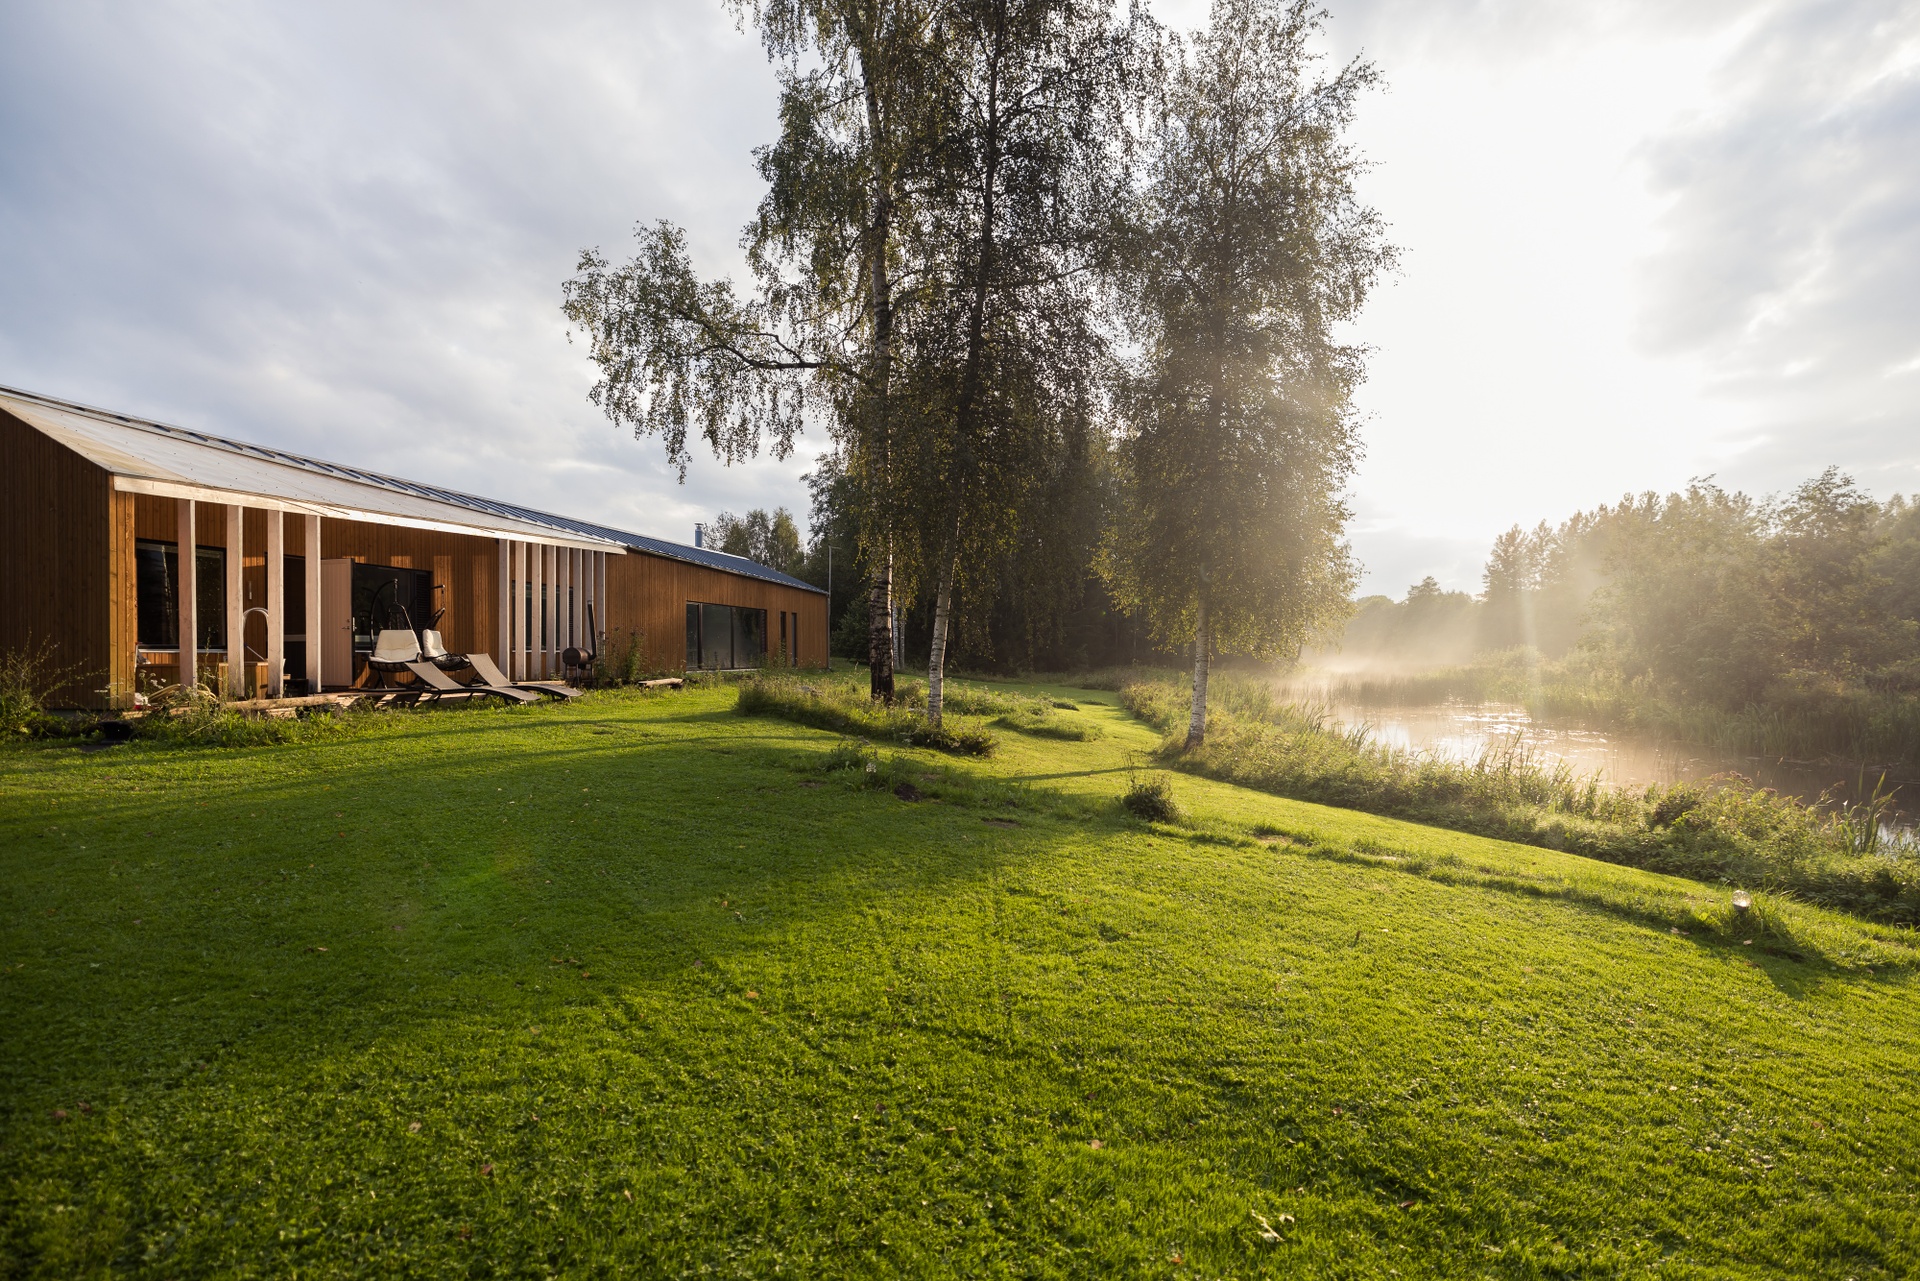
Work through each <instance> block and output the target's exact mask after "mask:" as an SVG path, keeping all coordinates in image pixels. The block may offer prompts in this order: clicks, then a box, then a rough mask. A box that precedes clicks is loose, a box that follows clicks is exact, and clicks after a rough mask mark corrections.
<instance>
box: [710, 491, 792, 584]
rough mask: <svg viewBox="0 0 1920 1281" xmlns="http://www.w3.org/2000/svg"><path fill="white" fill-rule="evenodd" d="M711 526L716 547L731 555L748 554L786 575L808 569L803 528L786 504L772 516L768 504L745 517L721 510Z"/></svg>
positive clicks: (769, 567) (778, 508)
mask: <svg viewBox="0 0 1920 1281" xmlns="http://www.w3.org/2000/svg"><path fill="white" fill-rule="evenodd" d="M707 528H708V531H709V532H710V533H711V534H712V536H713V539H714V546H715V547H717V548H718V549H719V550H721V551H723V552H726V553H727V554H728V555H730V556H745V557H746V558H747V559H748V560H753V561H758V562H759V563H760V564H762V565H765V566H766V567H767V568H768V569H777V570H779V571H780V572H781V573H783V574H797V573H798V572H800V571H801V570H802V569H804V568H805V562H806V553H805V552H804V551H803V550H802V549H801V547H800V530H799V527H798V526H796V525H795V524H794V523H793V513H792V512H790V511H788V510H787V509H786V508H784V507H776V508H775V509H774V511H773V514H772V515H768V514H767V510H766V509H765V508H764V507H756V508H754V509H753V510H752V511H750V512H748V513H747V514H746V515H745V516H735V515H734V514H733V513H732V512H721V513H720V514H719V515H718V516H715V517H714V518H713V521H712V523H711V524H709V525H708V526H707Z"/></svg>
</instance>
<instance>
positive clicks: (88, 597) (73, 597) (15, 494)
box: [0, 410, 133, 707]
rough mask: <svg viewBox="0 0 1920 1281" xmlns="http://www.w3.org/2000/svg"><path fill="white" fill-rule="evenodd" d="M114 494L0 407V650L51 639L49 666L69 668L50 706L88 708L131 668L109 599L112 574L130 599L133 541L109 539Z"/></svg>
mask: <svg viewBox="0 0 1920 1281" xmlns="http://www.w3.org/2000/svg"><path fill="white" fill-rule="evenodd" d="M114 499H115V495H114V493H113V489H112V479H111V478H110V477H109V476H108V475H107V473H106V472H105V471H103V470H102V469H100V468H98V467H96V466H94V465H93V464H92V463H90V462H88V461H87V460H86V459H84V458H82V457H80V455H78V454H76V453H74V452H73V451H72V450H70V449H67V448H66V447H65V446H63V445H58V444H55V443H54V442H53V441H52V440H49V439H48V438H47V437H45V436H43V435H41V434H40V433H39V432H38V431H36V430H34V429H33V428H32V427H29V426H28V425H27V424H26V423H24V422H21V421H20V420H19V419H18V418H15V417H14V416H13V415H12V414H9V413H7V412H5V411H4V410H0V545H4V547H5V549H6V550H5V551H4V553H0V651H5V652H9V653H22V652H33V651H37V650H39V649H40V647H41V646H42V645H50V646H51V650H50V652H49V655H48V657H49V661H50V662H51V664H52V666H53V667H55V668H58V669H62V670H66V671H68V673H69V679H68V680H67V681H66V682H65V683H64V684H62V685H61V686H60V687H59V688H58V689H57V690H55V691H53V700H52V701H53V705H54V706H60V707H84V706H97V705H99V704H100V703H102V702H103V701H105V700H104V696H102V695H100V694H98V693H96V692H95V691H98V690H100V689H103V688H105V687H107V685H108V682H109V681H112V680H114V679H115V677H116V675H118V676H119V678H120V679H122V680H129V679H130V678H131V675H132V673H131V670H130V669H131V664H132V659H133V655H132V651H131V649H129V650H128V651H127V653H126V655H125V659H124V661H117V655H116V653H115V650H114V640H115V635H116V632H117V631H118V630H119V629H120V628H121V627H122V626H123V625H125V623H124V619H121V618H117V617H116V615H115V611H114V610H113V609H112V608H111V606H110V602H111V601H113V600H115V599H116V597H115V595H114V589H115V587H116V586H118V581H117V580H118V579H119V578H120V577H121V576H122V575H124V579H125V583H126V586H127V588H128V589H129V590H128V593H127V596H128V600H129V602H130V601H131V587H132V568H133V544H132V543H131V542H128V543H127V545H126V548H125V554H124V557H122V556H121V555H119V554H118V552H119V549H118V547H117V546H116V543H117V542H118V541H120V540H119V539H118V538H117V537H116V535H118V534H119V533H121V532H122V531H121V529H119V528H117V526H124V525H125V524H126V523H127V518H128V517H129V516H130V515H131V513H130V511H129V510H127V509H126V508H125V506H124V505H122V504H117V503H116V502H115V501H114ZM129 608H131V606H130V605H129ZM120 612H121V613H123V614H124V613H125V611H120ZM127 636H128V638H129V639H130V638H131V631H130V630H129V631H128V632H127ZM123 669H125V670H123Z"/></svg>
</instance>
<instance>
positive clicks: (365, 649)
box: [353, 564, 434, 654]
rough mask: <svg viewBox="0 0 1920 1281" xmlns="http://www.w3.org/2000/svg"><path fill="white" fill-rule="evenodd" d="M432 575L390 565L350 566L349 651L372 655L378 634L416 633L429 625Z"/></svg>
mask: <svg viewBox="0 0 1920 1281" xmlns="http://www.w3.org/2000/svg"><path fill="white" fill-rule="evenodd" d="M433 616H434V612H433V575H432V574H431V573H430V572H428V571H427V570H424V569H400V568H398V567H396V566H393V565H361V564H355V565H354V567H353V648H354V650H355V652H357V653H362V654H367V653H372V652H373V642H374V638H375V637H377V636H378V635H379V634H380V633H381V632H384V631H390V630H405V631H410V632H414V633H416V634H417V633H418V632H419V631H420V629H422V628H424V627H432V626H433V625H434V624H433Z"/></svg>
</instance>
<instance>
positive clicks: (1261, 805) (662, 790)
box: [0, 687, 1920, 1279]
mask: <svg viewBox="0 0 1920 1281" xmlns="http://www.w3.org/2000/svg"><path fill="white" fill-rule="evenodd" d="M1000 690H1001V692H1005V693H1010V694H1015V695H1019V696H1021V697H1028V698H1043V699H1045V700H1046V701H1047V702H1048V703H1049V704H1050V705H1051V704H1052V703H1054V702H1071V703H1074V704H1076V707H1075V708H1072V709H1065V708H1054V709H1053V711H1054V713H1055V715H1057V716H1058V717H1059V718H1060V719H1061V720H1063V721H1072V720H1075V719H1079V720H1084V721H1085V722H1087V723H1089V724H1091V725H1093V726H1095V727H1097V728H1098V729H1099V731H1100V733H1099V735H1098V736H1097V737H1092V738H1089V739H1088V740H1086V741H1067V740H1060V739H1048V738H1037V737H1033V736H1031V735H1027V734H1022V733H1017V732H1006V733H1002V734H1000V735H999V742H998V745H997V747H996V750H995V752H994V754H993V755H992V756H991V757H989V758H984V759H983V758H975V757H967V756H956V755H951V754H941V753H935V752H931V751H927V750H922V749H918V748H911V747H905V746H900V745H895V744H891V743H888V742H886V741H876V742H874V743H873V744H871V745H869V746H866V747H862V746H861V745H859V744H858V743H857V742H850V741H848V740H846V739H844V738H842V737H840V736H837V735H836V734H833V733H823V732H821V731H818V730H815V729H812V728H809V727H806V726H802V725H797V724H794V723H791V722H788V721H785V720H781V719H770V718H767V717H764V716H757V715H742V714H741V713H740V711H739V710H738V708H737V702H736V700H737V695H736V691H734V690H731V689H711V690H709V689H699V690H691V691H687V692H684V693H673V694H659V695H641V694H636V693H612V694H594V695H590V696H589V697H587V698H585V699H582V700H580V701H579V702H578V703H576V704H572V705H568V706H536V707H528V708H501V709H474V710H472V711H470V712H460V713H452V714H445V713H426V714H422V715H413V716H407V717H397V718H394V719H393V720H391V721H388V722H383V723H382V725H381V728H380V730H379V732H377V733H370V734H362V735H356V736H348V737H338V738H327V739H320V740H315V741H310V742H298V743H291V744H283V745H277V746H255V747H241V748H211V747H197V746H188V745H178V744H172V743H149V742H134V743H131V744H127V745H123V746H118V747H113V748H110V749H107V750H104V751H97V752H89V753H82V752H80V751H78V750H76V749H74V748H71V747H64V746H51V745H31V744H28V745H18V746H15V747H12V748H10V749H7V750H5V751H0V852H3V855H0V856H3V857H4V858H5V861H6V862H5V867H6V875H5V877H4V878H0V1026H4V1027H5V1028H6V1029H7V1035H6V1036H5V1037H4V1038H0V1074H4V1079H5V1080H6V1081H7V1082H8V1086H9V1088H8V1090H7V1091H6V1092H5V1094H4V1096H0V1273H5V1274H6V1275H9V1276H32V1277H61V1278H67V1277H86V1276H104V1275H108V1274H127V1275H136V1276H155V1277H179V1276H199V1275H210V1274H216V1275H235V1276H269V1275H270V1276H290V1275H292V1276H310V1277H329V1276H348V1275H352V1276H408V1277H416V1276H442V1275H446V1276H453V1275H458V1276H522V1275H640V1276H714V1277H728V1276H739V1277H747V1276H752V1277H766V1276H781V1275H796V1276H799V1275H805V1276H874V1275H888V1276H926V1277H935V1276H940V1277H944V1276H955V1275H1012V1274H1018V1275H1022V1276H1039V1277H1047V1276H1058V1277H1068V1276H1083V1277H1108V1276H1133V1275H1159V1276H1169V1277H1220V1276H1251V1275H1287V1276H1303V1277H1352V1276H1385V1275H1389V1273H1390V1272H1398V1273H1399V1274H1400V1275H1402V1276H1408V1277H1411V1276H1450V1275H1458V1276H1495V1277H1515V1278H1519V1277H1538V1276H1542V1275H1560V1276H1598V1275H1609V1276H1611V1275H1619V1274H1622V1273H1626V1272H1640V1271H1643V1270H1647V1269H1651V1268H1656V1267H1657V1268H1658V1269H1659V1270H1660V1271H1661V1272H1662V1273H1663V1274H1669V1275H1675V1276H1698V1277H1706V1276H1756V1277H1758V1276H1786V1275H1792V1276H1806V1277H1832V1278H1836V1279H1837V1278H1842V1277H1870V1276H1899V1275H1910V1274H1912V1273H1913V1272H1914V1270H1915V1269H1916V1268H1920V1216H1917V1215H1916V1213H1915V1210H1916V1203H1915V1201H1914V1199H1913V1197H1914V1193H1913V1188H1914V1186H1915V1183H1916V1179H1920V1156H1917V1155H1916V1152H1915V1149H1914V1146H1913V1144H1912V1141H1911V1138H1912V1135H1913V1134H1914V1133H1915V1131H1916V1127H1917V1126H1920V1101H1916V1099H1915V1098H1914V1095H1913V1093H1912V1091H1911V1090H1910V1089H1909V1088H1908V1085H1909V1083H1910V1082H1911V1080H1912V1079H1913V1074H1914V1072H1915V1070H1916V1068H1917V1067H1920V985H1917V984H1916V982H1915V968H1914V967H1915V961H1916V954H1915V951H1914V948H1913V946H1912V939H1911V935H1910V934H1908V933H1906V932H1902V931H1895V930H1888V929H1884V928H1880V927H1875V926H1871V925H1868V924H1864V923H1861V922H1859V921H1856V920H1853V919H1850V918H1847V917H1843V916H1838V915H1835V914H1832V913H1828V912H1824V911H1820V910H1818V909H1815V908H1811V907H1807V906H1805V905H1800V904H1795V903H1791V902H1777V903H1776V902H1772V901H1770V900H1768V899H1767V898H1766V897H1765V896H1762V897H1761V900H1760V904H1759V908H1758V909H1757V912H1756V914H1755V915H1753V916H1748V917H1736V916H1733V915H1732V914H1731V913H1730V912H1729V910H1728V908H1727V905H1726V898H1725V895H1724V894H1722V893H1719V892H1710V891H1707V890H1704V889H1703V888H1702V887H1701V886H1699V885H1698V884H1695V883H1693V882H1689V881H1684V880H1677V879H1673V878H1669V877H1662V876H1656V875H1651V874H1648V873H1645V872H1642V871H1637V870H1634V869H1630V868H1623V867H1615V866H1610V865H1607V864H1604V863H1596V862H1593V861H1591V860H1587V859H1582V858H1577V857H1574V856H1571V855H1568V854H1565V853H1559V852H1555V851H1551V850H1545V849H1537V848H1530V847H1525V846H1519V845H1513V844H1507V843H1502V842H1497V841H1490V840H1485V839H1482V838H1479V837H1475V836H1471V835H1467V834H1463V833H1459V832H1451V831H1444V830H1440V829H1436V828H1432V827H1421V826H1416V825H1413V824H1409V823H1403V822H1397V821H1394V820H1390V819H1385V818H1379V817H1373V816H1369V815H1365V814H1358V813H1353V812H1349V811H1342V810H1333V809H1327V808H1324V807H1321V806H1317V805H1312V804H1305V803H1301V802H1296V801H1290V800H1285V799H1279V798H1275V797H1272V796H1268V795H1264V794H1262V793H1259V792H1254V791H1249V790H1247V789H1244V788H1238V787H1234V786H1230V785H1227V784H1224V783H1220V782H1216V781H1213V780H1210V779H1206V778H1198V777H1189V776H1186V775H1175V776H1171V777H1170V778H1167V779H1166V782H1167V790H1168V791H1169V792H1170V794H1171V799H1172V800H1174V801H1176V802H1177V808H1178V810H1179V811H1180V812H1181V813H1182V814H1183V815H1184V816H1185V818H1184V822H1183V824H1182V825H1179V826H1172V825H1166V824H1160V825H1152V824H1147V823H1143V822H1141V821H1139V820H1137V819H1135V818H1133V817H1131V816H1130V815H1129V814H1128V813H1127V812H1126V811H1124V810H1123V809H1122V808H1121V806H1120V805H1119V804H1118V799H1117V798H1118V797H1119V796H1120V795H1121V793H1122V792H1123V791H1125V790H1126V789H1127V788H1128V786H1129V781H1130V780H1133V779H1135V778H1137V777H1138V776H1140V775H1141V774H1142V773H1143V771H1142V769H1141V768H1140V765H1139V762H1140V760H1141V759H1142V758H1144V757H1145V756H1147V755H1148V754H1149V753H1150V752H1151V750H1152V748H1153V746H1154V744H1155V742H1156V738H1157V736H1156V735H1155V733H1154V732H1153V731H1152V730H1150V729H1148V728H1147V727H1145V726H1144V725H1141V724H1140V723H1138V722H1136V721H1134V720H1132V719H1131V718H1129V717H1128V716H1127V715H1126V714H1125V713H1124V712H1123V711H1122V710H1121V709H1119V708H1118V707H1117V706H1114V705H1113V702H1112V700H1111V698H1110V697H1108V696H1105V695H1100V694H1088V693H1085V692H1081V691H1068V690H1062V689H1032V688H1014V687H1000ZM995 714H996V715H1002V714H1005V713H995ZM868 764H871V765H873V766H874V768H873V770H872V771H869V770H868V769H867V768H866V766H867V765H868ZM903 786H907V787H910V789H911V790H910V791H909V792H908V793H907V794H908V795H917V796H918V797H919V798H920V799H917V800H912V799H905V798H903V794H902V792H903ZM1263 1224H1264V1225H1266V1226H1263Z"/></svg>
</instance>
